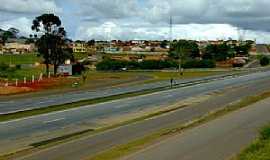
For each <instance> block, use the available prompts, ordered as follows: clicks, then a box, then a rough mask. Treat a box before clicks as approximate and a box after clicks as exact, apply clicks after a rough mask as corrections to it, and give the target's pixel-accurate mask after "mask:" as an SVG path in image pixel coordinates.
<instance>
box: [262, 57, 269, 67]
mask: <svg viewBox="0 0 270 160" xmlns="http://www.w3.org/2000/svg"><path fill="white" fill-rule="evenodd" d="M259 60H260V64H261V66H268V65H269V64H270V58H269V57H268V56H260V57H259Z"/></svg>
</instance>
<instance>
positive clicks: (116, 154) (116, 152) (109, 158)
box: [89, 92, 270, 160]
mask: <svg viewBox="0 0 270 160" xmlns="http://www.w3.org/2000/svg"><path fill="white" fill-rule="evenodd" d="M268 97H270V92H265V93H263V94H261V95H258V96H252V97H247V98H244V99H243V100H241V101H240V102H238V103H236V104H232V105H229V106H226V107H225V108H223V109H220V110H218V111H216V112H213V113H209V114H208V115H205V116H202V117H201V118H198V119H196V120H193V121H191V122H189V123H187V124H180V125H179V126H176V127H173V128H167V129H162V130H160V131H158V132H156V133H153V134H150V135H147V136H145V137H143V138H139V139H137V140H134V141H131V142H129V143H127V144H123V145H119V146H116V147H114V148H112V149H109V150H107V151H104V152H102V153H99V154H97V155H95V156H93V157H91V158H89V160H115V159H118V158H120V157H123V156H125V155H128V154H130V153H132V152H136V151H138V150H141V149H143V148H145V146H147V145H149V144H151V143H154V142H156V141H158V140H160V139H162V138H166V137H168V136H171V135H175V134H179V133H181V132H183V131H184V130H186V129H189V128H192V127H196V126H198V125H201V124H203V123H207V122H209V121H211V120H213V119H216V118H218V117H221V116H224V115H226V114H228V113H230V112H232V111H236V110H238V109H240V108H244V107H247V106H249V105H251V104H254V103H256V102H258V101H260V100H263V99H265V98H268ZM263 133H264V135H265V136H264V137H268V136H270V131H269V130H268V131H264V132H263ZM269 141H270V140H269ZM269 147H270V144H269ZM268 150H269V148H268ZM239 160H246V159H239ZM247 160H253V159H247ZM254 160H255V159H254ZM256 160H258V159H256ZM259 160H260V159H259ZM262 160H269V156H268V159H262Z"/></svg>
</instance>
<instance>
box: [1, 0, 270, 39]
mask: <svg viewBox="0 0 270 160" xmlns="http://www.w3.org/2000/svg"><path fill="white" fill-rule="evenodd" d="M0 4H1V5H0V28H2V29H7V28H9V27H15V28H18V29H19V30H20V31H21V34H23V35H29V34H30V33H32V31H31V23H32V20H33V19H34V18H35V17H36V16H39V15H41V14H42V13H55V14H56V15H58V16H60V18H61V19H62V22H63V25H64V27H65V28H66V30H67V32H68V35H69V37H70V38H72V39H81V40H89V39H99V40H100V39H122V40H130V39H169V22H170V20H169V19H170V18H169V17H170V15H172V17H173V38H177V39H180V38H187V39H195V40H207V39H212V40H216V39H228V38H230V37H231V38H233V39H238V38H239V35H242V36H243V35H245V36H244V37H245V39H257V42H259V43H264V42H267V43H269V42H270V27H269V24H270V9H269V8H268V7H269V6H270V0H0Z"/></svg>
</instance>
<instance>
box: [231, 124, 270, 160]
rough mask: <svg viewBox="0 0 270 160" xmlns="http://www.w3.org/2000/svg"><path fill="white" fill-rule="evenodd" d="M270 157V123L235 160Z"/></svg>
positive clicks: (255, 159) (264, 159)
mask: <svg viewBox="0 0 270 160" xmlns="http://www.w3.org/2000/svg"><path fill="white" fill-rule="evenodd" d="M269 159H270V125H268V126H265V127H264V128H262V129H261V131H260V136H259V137H258V139H257V140H256V141H255V142H253V143H252V144H251V145H250V146H249V147H248V148H246V149H245V150H244V151H243V152H242V153H241V154H239V155H238V156H237V157H236V158H234V160H269Z"/></svg>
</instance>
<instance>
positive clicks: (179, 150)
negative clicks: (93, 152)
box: [122, 99, 270, 160]
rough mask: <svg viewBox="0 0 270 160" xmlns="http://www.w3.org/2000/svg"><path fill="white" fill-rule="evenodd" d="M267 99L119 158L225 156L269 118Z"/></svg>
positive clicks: (156, 159)
mask: <svg viewBox="0 0 270 160" xmlns="http://www.w3.org/2000/svg"><path fill="white" fill-rule="evenodd" d="M269 106H270V99H267V100H264V101H261V102H259V103H256V104H254V105H251V106H250V107H248V108H244V109H241V110H239V111H236V112H233V113H231V114H229V115H226V116H224V117H222V118H219V119H217V120H214V121H211V122H209V123H207V124H204V125H202V126H199V127H196V128H194V129H191V130H188V131H186V132H184V133H183V134H179V135H176V136H173V137H171V138H169V139H166V140H164V141H162V142H160V143H157V144H154V145H152V146H150V147H148V148H146V149H144V150H142V151H139V152H138V153H135V154H133V155H130V156H128V157H125V158H123V159H122V160H145V159H147V160H164V159H168V160H176V159H181V160H201V159H207V160H225V159H228V158H230V157H232V156H233V155H235V154H237V153H239V152H240V151H241V149H243V148H244V147H246V146H247V145H248V144H249V143H251V142H252V141H253V140H254V139H255V137H256V136H257V134H258V129H259V128H260V127H262V126H264V125H266V124H267V123H269V122H270V116H269V114H270V107H269Z"/></svg>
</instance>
